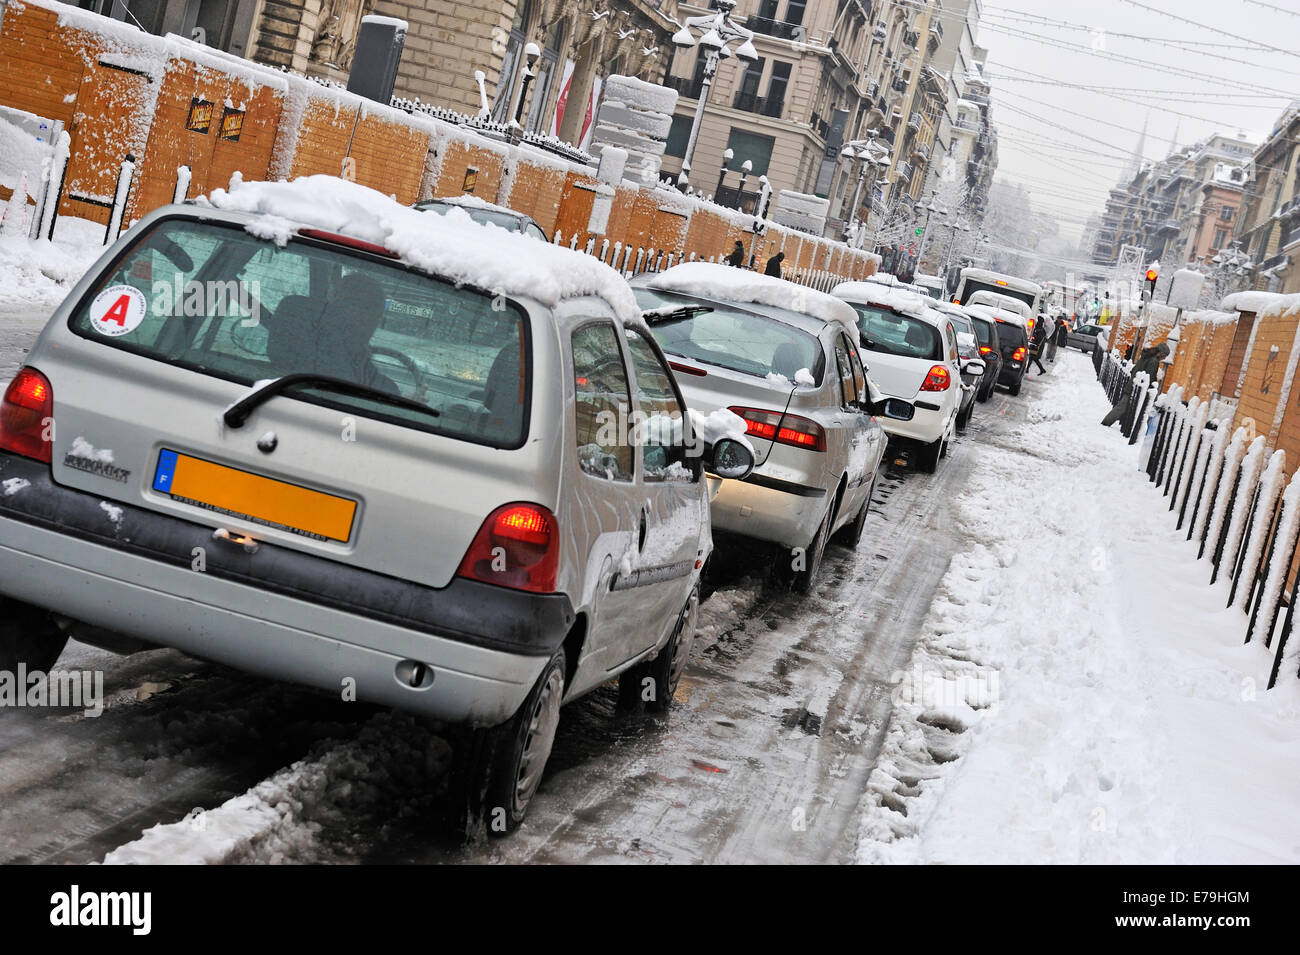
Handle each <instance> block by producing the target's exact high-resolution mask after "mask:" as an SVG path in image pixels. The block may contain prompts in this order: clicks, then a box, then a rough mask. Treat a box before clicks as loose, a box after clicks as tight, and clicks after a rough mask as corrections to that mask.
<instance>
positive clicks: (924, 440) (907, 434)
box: [880, 397, 950, 444]
mask: <svg viewBox="0 0 1300 955" xmlns="http://www.w3.org/2000/svg"><path fill="white" fill-rule="evenodd" d="M908 400H910V401H912V403H913V405H914V406H915V408H916V413H915V414H914V415H913V416H912V420H911V421H898V420H895V419H894V418H881V419H880V424H881V425H882V426H883V427H884V429H885V434H887V435H889V437H890V440H892V441H894V442H895V443H897V442H899V441H916V442H918V443H920V444H930V443H931V442H933V441H938V440H939V439H940V438H942V437H943V435H944V433H945V430H946V429H947V427H948V419H949V417H950V413H949V412H948V411H946V410H944V409H943V408H942V407H940V408H939V409H938V410H934V409H931V408H923V407H921V405H920V404H917V403H916V402H917V399H916V398H915V397H914V398H911V399H908ZM920 400H921V401H922V402H925V401H926V400H927V399H925V398H922V399H920Z"/></svg>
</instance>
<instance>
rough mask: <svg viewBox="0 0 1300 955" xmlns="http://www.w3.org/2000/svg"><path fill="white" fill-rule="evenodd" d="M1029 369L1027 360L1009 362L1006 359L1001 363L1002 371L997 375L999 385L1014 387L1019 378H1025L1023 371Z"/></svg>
mask: <svg viewBox="0 0 1300 955" xmlns="http://www.w3.org/2000/svg"><path fill="white" fill-rule="evenodd" d="M1028 367H1029V359H1028V358H1026V359H1025V360H1024V361H1011V360H1010V359H1008V360H1007V361H1004V362H1003V363H1002V371H1000V372H999V373H998V384H999V385H1014V384H1015V383H1016V382H1018V381H1019V380H1020V379H1021V378H1023V377H1025V369H1027V368H1028Z"/></svg>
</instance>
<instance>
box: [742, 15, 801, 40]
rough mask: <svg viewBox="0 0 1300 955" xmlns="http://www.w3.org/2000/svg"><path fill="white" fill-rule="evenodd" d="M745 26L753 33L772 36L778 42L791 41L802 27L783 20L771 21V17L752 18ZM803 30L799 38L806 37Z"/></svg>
mask: <svg viewBox="0 0 1300 955" xmlns="http://www.w3.org/2000/svg"><path fill="white" fill-rule="evenodd" d="M745 26H747V27H749V28H750V29H751V30H753V31H754V32H755V33H761V34H763V35H764V36H774V37H776V38H777V39H778V40H793V39H794V38H795V31H796V30H798V29H799V28H800V26H802V24H798V23H787V22H786V21H785V20H773V19H772V18H771V17H760V16H752V17H750V18H749V19H748V20H746V21H745ZM807 35H808V32H807V30H806V29H805V30H804V32H803V33H802V34H800V36H807Z"/></svg>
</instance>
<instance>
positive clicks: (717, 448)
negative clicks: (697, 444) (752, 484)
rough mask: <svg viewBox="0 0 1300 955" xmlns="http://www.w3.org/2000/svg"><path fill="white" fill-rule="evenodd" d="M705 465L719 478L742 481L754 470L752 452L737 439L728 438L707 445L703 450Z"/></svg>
mask: <svg viewBox="0 0 1300 955" xmlns="http://www.w3.org/2000/svg"><path fill="white" fill-rule="evenodd" d="M705 461H706V467H707V468H708V470H709V471H711V472H713V473H714V474H716V475H717V476H718V477H720V478H730V479H731V480H735V481H743V480H744V479H745V478H747V477H749V474H750V472H751V471H753V470H754V453H753V452H752V451H750V450H749V448H747V447H745V446H744V445H743V444H741V443H740V442H739V441H733V440H731V439H730V438H723V439H722V440H720V441H718V442H716V443H714V444H711V445H709V446H708V448H707V450H706V452H705Z"/></svg>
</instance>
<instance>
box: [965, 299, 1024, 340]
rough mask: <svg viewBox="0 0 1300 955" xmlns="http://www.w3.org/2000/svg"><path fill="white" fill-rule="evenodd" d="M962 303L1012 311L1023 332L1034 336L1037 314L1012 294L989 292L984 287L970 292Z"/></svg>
mask: <svg viewBox="0 0 1300 955" xmlns="http://www.w3.org/2000/svg"><path fill="white" fill-rule="evenodd" d="M963 304H965V305H988V306H991V307H992V308H1000V309H1002V310H1003V311H1004V312H1012V313H1014V314H1016V315H1019V316H1020V319H1021V322H1022V323H1023V324H1024V326H1025V334H1026V335H1028V336H1029V337H1030V338H1033V337H1034V325H1035V324H1036V323H1037V321H1038V317H1037V314H1036V313H1035V312H1034V310H1033V309H1032V308H1030V307H1029V306H1028V305H1026V304H1025V303H1024V302H1022V301H1021V300H1020V299H1019V298H1017V297H1016V296H1014V295H1007V294H1003V293H1001V292H990V291H988V290H986V289H981V290H980V291H978V292H972V293H971V294H970V296H969V297H968V298H967V300H966V301H965V302H964V303H963Z"/></svg>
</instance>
